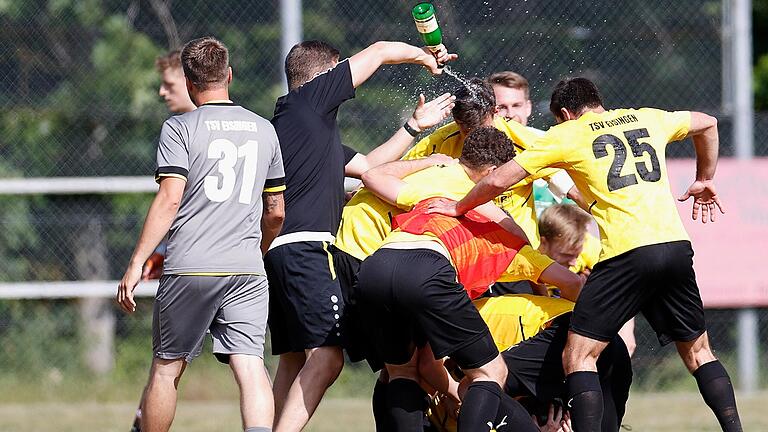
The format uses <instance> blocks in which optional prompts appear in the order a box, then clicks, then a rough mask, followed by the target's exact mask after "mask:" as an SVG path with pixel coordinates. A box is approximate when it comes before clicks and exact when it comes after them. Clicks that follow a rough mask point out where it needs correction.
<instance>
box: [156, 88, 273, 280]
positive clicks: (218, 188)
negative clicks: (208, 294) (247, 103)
mask: <svg viewBox="0 0 768 432" xmlns="http://www.w3.org/2000/svg"><path fill="white" fill-rule="evenodd" d="M155 175H156V178H157V180H158V181H159V180H160V178H161V177H169V176H170V177H179V178H184V179H186V181H187V184H186V187H185V188H184V194H183V196H182V198H181V203H180V206H179V211H178V214H177V215H176V219H175V220H174V221H173V224H172V225H171V229H170V231H169V233H168V250H167V254H166V258H165V269H164V273H165V274H200V273H221V274H237V273H251V274H264V263H263V261H262V258H261V214H262V193H263V192H265V191H266V192H279V191H282V190H283V189H285V173H284V171H283V160H282V157H281V155H280V145H279V144H278V141H277V135H276V134H275V130H274V128H273V127H272V125H271V124H270V122H269V121H267V120H265V119H263V118H261V117H259V116H258V115H256V114H254V113H252V112H250V111H248V110H246V109H245V108H242V107H240V106H237V105H233V104H231V103H211V104H206V105H202V106H200V107H199V108H197V109H196V110H194V111H192V112H188V113H185V114H181V115H178V116H174V117H171V118H170V119H168V120H167V121H166V122H165V124H163V129H162V132H161V133H160V142H159V144H158V149H157V172H156V174H155Z"/></svg>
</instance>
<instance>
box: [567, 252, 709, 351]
mask: <svg viewBox="0 0 768 432" xmlns="http://www.w3.org/2000/svg"><path fill="white" fill-rule="evenodd" d="M639 312H642V313H643V315H645V318H646V319H647V320H648V322H649V323H650V324H651V327H653V329H654V330H655V331H656V335H657V336H658V338H659V342H660V343H661V344H662V345H666V344H667V343H669V342H672V341H678V342H688V341H691V340H693V339H696V338H697V337H699V336H700V335H701V334H702V333H704V331H705V330H706V329H705V325H704V306H703V305H702V303H701V295H700V294H699V288H698V286H697V285H696V275H695V274H694V272H693V249H692V248H691V243H690V242H688V241H676V242H669V243H660V244H655V245H650V246H642V247H638V248H635V249H632V250H630V251H628V252H625V253H623V254H621V255H618V256H615V257H613V258H610V259H608V260H606V261H601V262H599V263H598V264H597V265H596V266H595V268H594V270H593V271H592V274H590V275H589V278H588V279H587V282H586V284H585V285H584V288H582V290H581V294H580V295H579V301H578V302H576V307H575V309H574V310H573V319H572V320H571V330H572V331H574V332H575V333H578V334H580V335H582V336H586V337H589V338H591V339H595V340H600V341H609V340H611V339H612V338H613V336H615V335H616V334H617V333H618V331H619V329H620V328H621V326H623V325H624V323H625V322H627V321H628V320H629V319H630V318H632V317H634V316H635V315H637V314H638V313H639Z"/></svg>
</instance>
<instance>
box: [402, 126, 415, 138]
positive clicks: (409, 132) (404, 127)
mask: <svg viewBox="0 0 768 432" xmlns="http://www.w3.org/2000/svg"><path fill="white" fill-rule="evenodd" d="M403 129H405V131H406V132H408V135H410V136H412V137H414V138H416V136H418V135H419V132H417V131H416V129H414V128H412V127H411V125H409V124H408V122H405V124H404V125H403Z"/></svg>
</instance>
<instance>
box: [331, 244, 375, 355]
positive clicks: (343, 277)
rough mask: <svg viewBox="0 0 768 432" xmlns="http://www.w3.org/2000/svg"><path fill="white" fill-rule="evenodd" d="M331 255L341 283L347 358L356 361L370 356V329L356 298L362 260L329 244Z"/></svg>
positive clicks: (344, 342) (344, 344) (344, 343)
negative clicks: (358, 274) (361, 313)
mask: <svg viewBox="0 0 768 432" xmlns="http://www.w3.org/2000/svg"><path fill="white" fill-rule="evenodd" d="M329 250H330V251H331V256H332V257H333V267H334V268H335V269H336V277H337V278H338V279H339V284H340V285H341V294H342V296H343V298H344V317H343V319H344V322H343V323H342V327H343V328H344V329H345V330H346V331H345V337H344V341H343V346H344V349H345V350H346V351H347V356H349V360H350V361H353V362H358V361H360V360H363V359H366V358H369V357H370V331H368V330H367V328H366V322H365V321H363V319H362V316H361V315H360V307H359V306H358V299H357V293H356V291H355V290H356V289H357V273H358V272H359V271H360V264H361V263H362V261H360V260H359V259H357V258H355V257H353V256H352V255H350V254H348V253H346V252H344V251H343V250H341V249H339V248H337V247H336V246H330V247H329Z"/></svg>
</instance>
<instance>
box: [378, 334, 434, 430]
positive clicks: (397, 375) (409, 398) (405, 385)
mask: <svg viewBox="0 0 768 432" xmlns="http://www.w3.org/2000/svg"><path fill="white" fill-rule="evenodd" d="M406 343H408V342H406ZM411 349H412V350H413V355H412V356H411V359H410V360H409V361H408V362H407V363H404V364H400V365H398V364H390V363H387V364H386V370H387V374H388V375H389V384H387V397H386V409H385V417H386V425H387V426H386V429H385V430H387V431H393V432H408V431H418V430H421V429H422V428H423V426H424V410H425V409H426V408H427V401H426V396H427V394H426V392H425V391H424V390H423V389H422V388H421V386H419V372H418V351H417V350H416V349H413V347H411Z"/></svg>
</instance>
